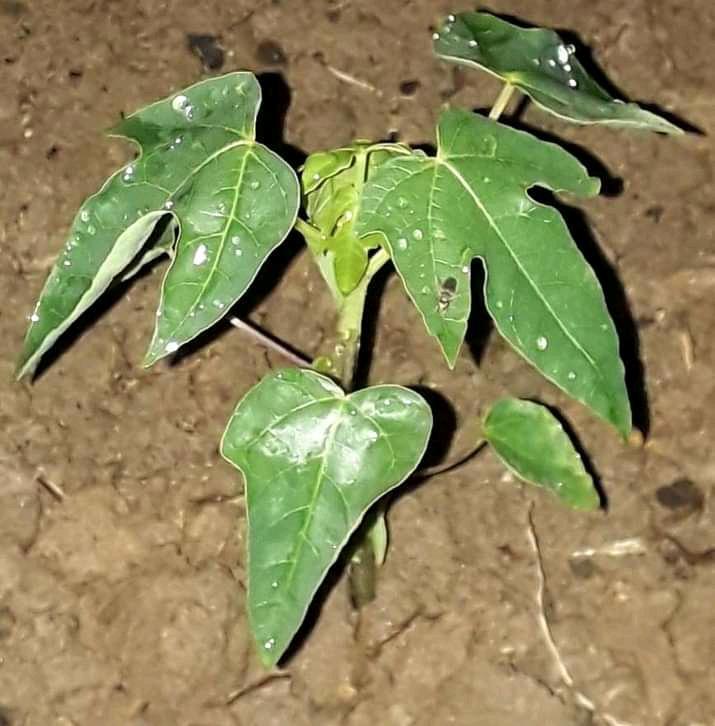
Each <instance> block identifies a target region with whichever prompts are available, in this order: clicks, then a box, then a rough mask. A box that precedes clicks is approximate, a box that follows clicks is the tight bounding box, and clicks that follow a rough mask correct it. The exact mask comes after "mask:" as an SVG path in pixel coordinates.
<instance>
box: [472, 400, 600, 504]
mask: <svg viewBox="0 0 715 726" xmlns="http://www.w3.org/2000/svg"><path fill="white" fill-rule="evenodd" d="M484 436H485V438H486V439H487V441H488V442H489V443H490V444H491V445H492V447H493V448H494V450H495V451H496V453H497V454H498V455H499V458H500V459H501V460H502V461H503V462H504V463H505V464H506V465H507V466H508V467H509V468H510V469H511V470H512V471H513V472H514V473H515V474H516V475H517V476H518V477H520V478H521V479H523V480H524V481H526V482H529V483H530V484H536V485H538V486H541V487H545V488H546V489H549V490H551V491H552V492H553V493H554V494H555V495H556V496H557V497H558V498H559V499H560V500H561V501H562V502H564V503H565V504H568V505H569V506H570V507H573V508H574V509H597V508H598V507H599V505H600V500H599V497H598V493H597V492H596V489H595V488H594V486H593V480H592V479H591V477H590V475H589V474H588V472H587V471H586V469H585V468H584V466H583V462H582V461H581V457H580V456H579V454H578V452H577V451H576V449H574V446H573V444H572V443H571V440H570V439H569V437H568V436H567V435H566V432H565V431H564V429H563V427H562V426H561V424H560V423H559V422H558V420H557V419H556V418H555V417H554V416H553V415H552V414H551V412H550V411H549V410H548V409H547V408H546V407H544V406H540V405H539V404H537V403H532V402H531V401H520V400H519V399H516V398H505V399H502V400H501V401H497V402H496V403H495V404H494V405H493V406H492V407H491V409H490V411H489V413H487V416H486V418H485V420H484Z"/></svg>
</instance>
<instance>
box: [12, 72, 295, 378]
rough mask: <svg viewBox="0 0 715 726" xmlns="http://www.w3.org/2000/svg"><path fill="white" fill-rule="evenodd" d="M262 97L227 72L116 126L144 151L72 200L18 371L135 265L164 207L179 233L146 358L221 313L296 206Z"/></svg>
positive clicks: (169, 349) (245, 77) (28, 368)
mask: <svg viewBox="0 0 715 726" xmlns="http://www.w3.org/2000/svg"><path fill="white" fill-rule="evenodd" d="M260 102H261V94H260V87H259V85H258V82H257V81H256V78H255V76H253V74H251V73H231V74H229V75H226V76H222V77H220V78H213V79H210V80H207V81H203V82H201V83H197V84H196V85H194V86H191V87H190V88H187V89H185V90H184V91H182V92H180V93H176V94H174V95H172V96H171V97H169V98H166V99H164V100H162V101H158V102H157V103H153V104H152V105H150V106H147V107H146V108H144V109H142V110H141V111H138V112H137V113H135V114H132V115H131V116H129V117H127V118H126V119H124V120H123V121H122V122H121V123H120V124H119V125H118V126H117V127H116V128H115V129H114V133H115V134H117V135H119V136H123V137H125V138H128V139H131V140H132V141H134V142H135V143H136V144H137V145H138V146H139V148H140V149H141V156H139V158H137V159H136V160H135V161H133V162H132V163H130V164H128V165H127V166H125V167H124V168H123V169H121V170H120V171H117V172H116V173H115V174H113V175H112V176H111V177H110V178H109V179H108V180H107V182H106V183H105V184H104V186H103V187H102V188H101V189H100V190H99V192H97V194H95V195H94V196H92V197H90V198H89V199H88V200H87V201H86V202H85V203H84V204H83V205H82V207H81V208H80V211H79V213H78V215H77V217H76V218H75V221H74V223H73V225H72V228H71V230H70V235H69V240H68V242H67V244H66V246H65V249H64V251H63V252H62V254H61V255H60V258H59V259H58V261H57V263H56V264H55V266H54V268H53V270H52V272H51V273H50V276H49V278H48V280H47V283H46V285H45V288H44V290H43V291H42V295H41V296H40V300H39V303H38V305H37V307H36V309H35V311H34V313H33V315H32V319H31V323H32V324H31V325H30V328H29V330H28V333H27V337H26V338H25V346H24V349H23V353H22V357H21V360H20V364H19V367H18V372H19V375H20V376H22V375H24V374H26V373H32V371H33V370H34V369H35V367H36V365H37V363H38V362H39V359H40V357H41V356H42V355H43V354H44V353H45V352H46V351H47V350H48V349H49V348H50V347H51V346H52V345H53V344H54V342H55V341H56V340H57V338H58V337H59V336H60V335H61V334H62V333H63V332H64V331H65V330H66V329H67V328H68V327H69V325H71V324H72V323H73V322H74V321H75V320H76V319H77V318H78V317H79V316H80V315H81V314H82V313H83V312H84V311H85V310H86V309H87V308H88V307H89V306H90V305H91V304H92V303H93V302H95V300H97V298H98V297H99V296H100V295H101V294H102V293H103V292H104V291H105V290H106V289H107V288H108V287H109V285H110V284H111V283H112V282H113V280H114V279H115V278H117V277H118V276H120V275H121V273H122V272H123V271H125V270H126V269H127V268H128V267H131V266H132V263H133V261H135V258H136V257H137V256H138V255H140V253H141V252H142V248H143V246H144V244H145V242H146V241H147V239H148V238H149V235H151V233H152V231H153V230H154V227H155V225H156V224H157V222H158V221H159V220H160V219H161V218H162V217H163V216H164V215H166V214H168V213H171V214H172V215H173V216H174V217H175V219H176V221H177V223H178V225H179V228H180V238H179V242H178V245H177V247H176V251H175V253H174V255H173V260H172V263H171V266H170V267H169V270H168V272H167V274H166V277H165V279H164V283H163V286H162V294H161V301H160V303H159V309H158V311H157V322H156V328H155V331H154V335H153V338H152V341H151V345H150V348H149V351H148V353H147V357H146V364H147V365H149V364H151V363H153V362H154V361H156V360H157V359H158V358H161V357H162V356H165V355H167V354H169V353H173V352H175V351H176V350H178V349H179V347H180V346H181V345H183V344H184V343H186V342H187V341H189V340H191V339H192V338H194V337H195V336H196V335H198V334H199V333H201V332H202V331H203V330H206V329H207V328H208V327H210V326H211V325H213V324H214V323H215V322H216V321H217V320H219V319H220V318H221V317H222V316H223V315H225V314H226V312H228V310H229V309H230V307H231V305H233V303H235V302H236V301H237V300H238V299H239V298H240V297H241V295H242V294H243V293H244V292H245V291H246V289H247V288H248V286H249V285H250V283H251V281H252V280H253V278H254V277H255V275H256V273H257V272H258V269H259V268H260V266H261V265H262V264H263V262H264V261H265V259H266V257H267V256H268V255H269V254H270V252H271V251H272V250H273V249H275V247H276V246H277V245H279V244H280V243H281V242H282V241H283V239H284V238H285V237H286V235H287V234H288V232H289V231H290V230H291V228H292V227H293V224H294V222H295V219H296V215H297V213H298V205H299V198H300V191H299V186H298V181H297V178H296V175H295V172H294V171H293V170H292V169H291V168H290V167H289V166H288V165H287V164H286V163H285V161H283V160H282V159H280V158H279V157H278V156H276V155H275V154H274V153H273V152H272V151H270V150H269V149H267V148H266V147H265V146H263V145H261V144H259V143H257V142H256V140H255V131H256V128H255V125H256V124H255V122H256V114H257V113H258V107H259V105H260ZM152 252H156V250H150V251H149V253H148V254H149V255H151V254H152ZM144 259H146V257H145V258H144Z"/></svg>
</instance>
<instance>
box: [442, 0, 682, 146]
mask: <svg viewBox="0 0 715 726" xmlns="http://www.w3.org/2000/svg"><path fill="white" fill-rule="evenodd" d="M434 50H435V53H436V54H437V55H438V56H439V57H440V58H443V59H444V60H448V61H452V62H455V63H459V64H462V65H467V66H473V67H477V68H481V69H482V70H485V71H488V72H489V73H492V74H493V75H495V76H498V77H499V78H501V79H502V80H504V81H506V82H507V83H510V84H511V85H513V86H516V87H517V88H518V89H519V90H520V91H523V92H524V93H526V94H527V95H528V96H529V97H530V98H531V99H532V100H533V101H534V102H535V103H536V104H537V105H538V106H540V107H541V108H543V109H544V110H545V111H548V112H550V113H552V114H555V115H556V116H559V117H561V118H563V119H566V120H567V121H573V122H575V123H580V124H607V125H610V126H622V127H630V128H637V129H647V130H649V131H659V132H662V133H665V134H680V133H682V130H681V129H679V128H678V127H677V126H674V125H673V124H671V123H670V122H669V121H666V120H665V119H664V118H662V117H661V116H658V115H657V114H654V113H652V112H651V111H646V110H645V109H643V108H641V107H640V106H638V105H637V104H635V103H624V102H623V101H620V100H617V99H614V98H613V97H612V96H610V95H609V94H608V93H607V92H606V91H605V90H604V89H603V88H602V87H601V86H600V85H599V84H598V83H596V81H595V80H594V79H593V78H592V77H591V76H590V75H589V74H588V73H587V72H586V70H585V69H584V67H583V66H582V65H581V63H580V62H579V60H578V58H576V56H575V55H574V51H575V49H574V47H573V46H572V45H568V44H566V43H564V42H563V40H562V39H561V38H560V37H559V35H558V34H557V33H556V32H554V31H553V30H548V29H546V28H520V27H519V26H518V25H513V24H512V23H508V22H507V21H505V20H501V19H500V18H497V17H496V16H494V15H491V14H490V13H485V12H466V13H459V14H458V15H450V16H449V17H448V18H447V20H446V21H445V23H444V24H443V25H442V27H441V28H440V30H439V33H436V34H435V38H434Z"/></svg>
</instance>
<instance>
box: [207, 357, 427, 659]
mask: <svg viewBox="0 0 715 726" xmlns="http://www.w3.org/2000/svg"><path fill="white" fill-rule="evenodd" d="M431 428H432V415H431V412H430V409H429V407H428V406H427V404H426V403H425V402H424V400H423V399H422V398H421V397H420V396H419V395H417V394H416V393H413V392H412V391H409V390H407V389H405V388H402V387H400V386H375V387H373V388H368V389H366V390H363V391H358V392H356V393H352V394H351V395H349V396H346V395H345V394H344V393H343V392H342V390H341V389H340V388H339V387H338V386H337V385H335V384H334V383H333V382H332V381H331V380H330V379H329V378H326V377H324V376H322V375H320V374H318V373H316V372H314V371H311V370H297V369H289V370H283V371H279V372H277V373H273V374H271V375H270V376H268V377H267V378H264V379H263V380H262V381H261V382H260V383H258V384H257V385H256V386H254V387H253V388H252V389H251V390H250V391H249V392H248V394H247V395H246V396H245V398H244V399H243V400H242V401H241V402H240V403H239V404H238V406H237V407H236V410H235V412H234V414H233V416H232V418H231V420H230V422H229V424H228V427H227V429H226V432H225V434H224V437H223V440H222V442H221V453H222V454H223V456H224V457H225V458H226V459H227V460H228V461H229V462H230V463H232V464H233V465H234V466H236V467H238V469H240V470H241V472H242V473H243V475H244V477H245V480H246V501H247V511H248V610H249V618H250V623H251V629H252V631H253V634H254V637H255V638H256V641H257V643H258V649H259V653H260V656H261V658H262V660H263V662H264V663H265V664H266V665H267V666H271V665H273V664H274V663H276V662H277V661H278V659H279V658H280V657H281V655H282V654H283V653H284V652H285V650H286V648H287V647H288V645H289V643H290V641H291V639H292V638H293V635H294V634H295V632H296V630H297V629H298V627H299V625H300V623H301V622H302V620H303V618H304V616H305V612H306V609H307V608H308V605H309V604H310V602H311V600H312V599H313V596H314V594H315V591H316V590H317V588H318V586H319V585H320V583H321V582H322V580H323V578H324V577H325V575H326V573H327V571H328V569H329V568H330V567H331V565H332V564H333V563H334V562H335V560H336V558H337V557H338V555H339V553H340V551H341V549H342V548H343V546H344V545H345V544H346V542H347V540H348V538H349V537H350V534H351V533H352V532H353V531H354V530H355V528H356V527H357V526H358V525H359V524H360V521H361V519H362V517H363V515H364V514H365V512H366V510H367V509H368V508H369V507H370V505H371V504H372V503H373V502H374V501H375V500H377V499H378V498H379V497H381V496H382V495H383V494H385V493H386V492H388V491H389V490H390V489H392V488H394V487H396V486H397V485H398V484H400V483H401V482H403V481H404V480H405V479H406V478H407V477H408V476H409V475H410V474H411V473H412V471H414V469H415V467H416V466H417V464H418V463H419V461H420V459H421V458H422V455H423V453H424V450H425V447H426V445H427V440H428V438H429V434H430V431H431Z"/></svg>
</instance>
